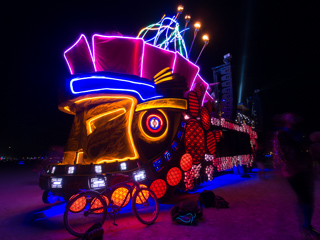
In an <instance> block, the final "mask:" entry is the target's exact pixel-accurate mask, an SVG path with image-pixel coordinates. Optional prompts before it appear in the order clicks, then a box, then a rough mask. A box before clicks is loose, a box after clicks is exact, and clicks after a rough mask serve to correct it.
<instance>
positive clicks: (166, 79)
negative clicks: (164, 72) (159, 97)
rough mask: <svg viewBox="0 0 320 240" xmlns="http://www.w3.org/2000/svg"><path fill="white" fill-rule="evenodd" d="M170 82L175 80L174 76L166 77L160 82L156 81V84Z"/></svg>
mask: <svg viewBox="0 0 320 240" xmlns="http://www.w3.org/2000/svg"><path fill="white" fill-rule="evenodd" d="M170 80H174V78H173V76H169V77H166V78H161V79H160V80H158V81H155V82H154V84H159V83H162V82H167V81H170Z"/></svg>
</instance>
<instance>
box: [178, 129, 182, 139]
mask: <svg viewBox="0 0 320 240" xmlns="http://www.w3.org/2000/svg"><path fill="white" fill-rule="evenodd" d="M182 135H183V132H182V131H179V132H178V138H179V140H181V138H182Z"/></svg>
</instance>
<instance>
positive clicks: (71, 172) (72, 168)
mask: <svg viewBox="0 0 320 240" xmlns="http://www.w3.org/2000/svg"><path fill="white" fill-rule="evenodd" d="M74 169H75V167H74V166H70V167H69V168H68V174H74Z"/></svg>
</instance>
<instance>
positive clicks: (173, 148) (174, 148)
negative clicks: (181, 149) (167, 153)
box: [171, 141, 178, 151]
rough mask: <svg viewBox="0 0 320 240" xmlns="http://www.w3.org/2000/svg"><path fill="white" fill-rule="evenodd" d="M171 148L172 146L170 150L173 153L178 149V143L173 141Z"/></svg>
mask: <svg viewBox="0 0 320 240" xmlns="http://www.w3.org/2000/svg"><path fill="white" fill-rule="evenodd" d="M171 146H172V150H173V151H175V150H177V148H178V143H177V142H176V141H174V142H173V143H172V145H171Z"/></svg>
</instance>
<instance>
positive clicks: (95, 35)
mask: <svg viewBox="0 0 320 240" xmlns="http://www.w3.org/2000/svg"><path fill="white" fill-rule="evenodd" d="M95 37H101V38H109V39H112V38H114V39H116V38H117V39H119V38H121V39H132V40H142V54H141V57H142V62H141V67H140V76H142V69H141V68H142V63H143V57H144V56H143V54H144V43H145V42H144V40H143V39H142V38H138V37H125V36H107V35H101V34H94V35H93V36H92V52H93V64H94V66H95V69H97V68H96V59H95V56H96V55H95V44H94V38H95ZM96 71H97V70H96Z"/></svg>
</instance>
